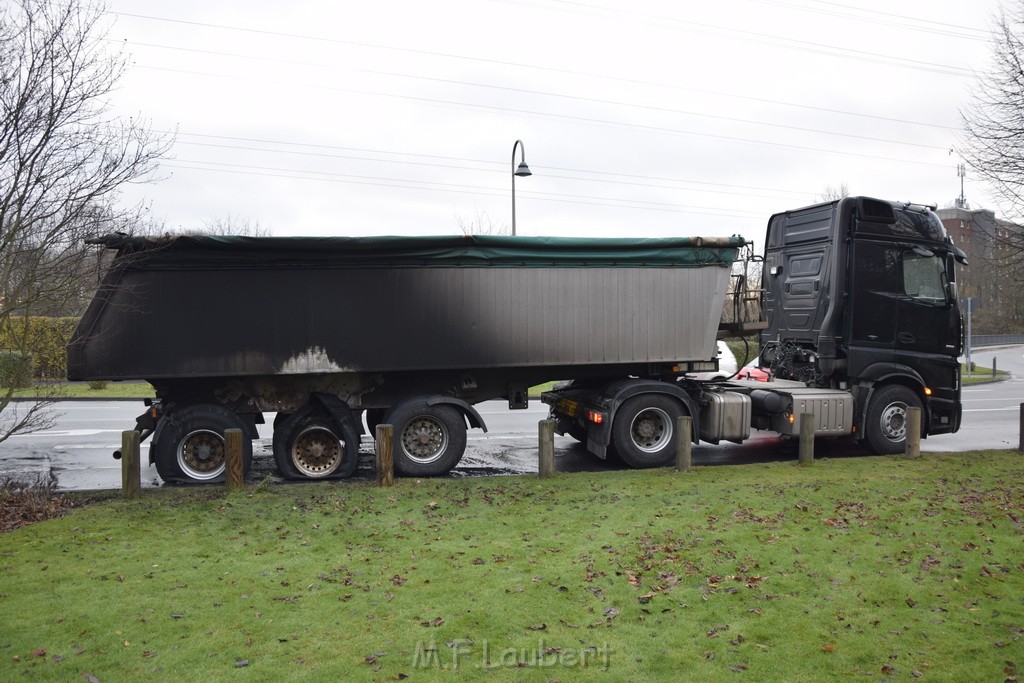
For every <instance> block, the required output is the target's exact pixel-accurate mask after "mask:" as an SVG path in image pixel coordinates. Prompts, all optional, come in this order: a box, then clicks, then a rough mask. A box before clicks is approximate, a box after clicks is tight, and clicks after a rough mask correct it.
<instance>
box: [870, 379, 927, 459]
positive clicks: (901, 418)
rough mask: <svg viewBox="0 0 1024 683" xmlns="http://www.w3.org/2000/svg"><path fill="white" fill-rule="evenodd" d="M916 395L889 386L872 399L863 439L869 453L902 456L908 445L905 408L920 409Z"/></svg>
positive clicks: (879, 390)
mask: <svg viewBox="0 0 1024 683" xmlns="http://www.w3.org/2000/svg"><path fill="white" fill-rule="evenodd" d="M920 407H921V399H920V398H918V396H917V394H916V393H914V392H913V391H911V390H910V389H908V388H907V387H905V386H902V385H900V384H890V385H889V386H885V387H882V388H881V389H878V390H877V391H875V392H874V393H873V394H872V395H871V402H870V403H869V404H868V412H867V417H866V419H865V421H864V438H865V439H866V440H867V446H868V448H869V449H870V450H871V452H872V453H878V454H879V455H888V454H892V453H902V452H903V450H904V449H905V446H906V442H907V408H920Z"/></svg>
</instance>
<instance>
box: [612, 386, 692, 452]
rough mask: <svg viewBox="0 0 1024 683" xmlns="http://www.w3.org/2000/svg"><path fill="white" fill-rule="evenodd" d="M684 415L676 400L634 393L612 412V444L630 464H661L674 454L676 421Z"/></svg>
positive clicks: (657, 395) (656, 395)
mask: <svg viewBox="0 0 1024 683" xmlns="http://www.w3.org/2000/svg"><path fill="white" fill-rule="evenodd" d="M682 414H683V408H682V406H681V405H680V404H679V402H678V401H675V400H673V399H671V398H669V397H668V396H662V395H659V394H645V395H642V396H635V397H633V398H631V399H629V400H628V401H626V402H625V403H623V404H622V406H621V407H620V408H619V409H618V411H617V412H616V413H615V419H614V421H613V422H612V445H614V447H615V452H616V454H617V455H618V457H620V458H622V460H623V462H625V463H626V464H627V465H629V466H630V467H636V468H646V467H660V466H663V465H667V464H668V463H669V462H671V460H672V458H673V456H674V455H675V448H674V444H675V431H676V420H677V418H679V416H680V415H682Z"/></svg>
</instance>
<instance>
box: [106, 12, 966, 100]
mask: <svg viewBox="0 0 1024 683" xmlns="http://www.w3.org/2000/svg"><path fill="white" fill-rule="evenodd" d="M492 1H494V2H508V3H510V4H525V3H522V2H519V1H518V0H492ZM577 4H579V3H577ZM116 14H117V15H118V16H124V17H133V18H136V19H144V20H148V21H160V22H167V23H175V24H184V25H188V26H201V27H203V28H216V29H222V30H225V31H238V32H242V33H253V34H257V35H265V36H273V37H278V38H290V39H296V40H308V41H316V42H322V43H330V44H336V45H349V46H352V47H361V48H371V49H376V50H388V51H392V52H404V53H409V54H415V55H425V56H431V57H443V58H446V59H458V60H465V61H472V62H479V63H484V64H496V65H500V66H512V67H517V68H526V69H535V70H539V71H548V72H552V73H562V74H567V75H573V76H587V77H594V78H608V79H611V80H616V81H620V82H628V83H638V84H645V83H646V84H647V85H659V84H657V83H652V82H647V81H642V80H637V79H629V78H620V77H615V76H606V75H602V74H593V73H587V72H582V71H572V70H566V69H558V68H555V67H547V66H538V65H532V64H522V63H517V62H509V61H504V60H500V59H488V58H484V57H467V56H465V55H457V54H451V53H446V52H438V51H434V50H418V49H414V48H407V47H394V46H390V45H380V44H375V43H365V42H359V41H353V40H342V39H340V38H325V37H322V36H312V35H304V34H298V33H286V32H283V31H270V30H266V29H254V28H246V27H242V26H232V25H228V24H213V23H207V22H200V21H190V20H186V19H170V18H167V17H157V16H153V15H149V14H136V13H132V12H117V13H116ZM670 20H671V21H678V20H675V19H670ZM716 28H718V30H722V31H733V32H738V33H747V32H744V31H740V30H739V29H730V28H728V27H716ZM751 35H755V36H757V35H760V34H751ZM765 37H766V38H771V37H770V36H765ZM797 42H802V41H797ZM770 44H771V45H773V46H775V47H787V48H791V49H796V48H794V46H793V45H790V44H788V43H785V44H779V43H770ZM810 45H815V44H810ZM821 47H828V46H821ZM836 49H843V50H845V49H846V48H836ZM809 51H813V52H817V53H819V54H829V53H827V52H824V53H823V52H821V51H820V50H809ZM847 51H849V52H852V53H858V54H860V55H861V57H854V56H849V55H847V56H846V57H845V58H847V59H854V60H855V61H865V62H875V63H882V64H890V65H895V66H903V67H905V68H920V69H922V70H926V71H935V69H934V68H925V67H941V68H943V69H956V73H947V74H946V75H953V76H962V77H971V76H973V75H974V74H973V72H971V71H970V70H968V69H962V68H958V67H946V66H944V65H935V64H929V63H928V62H920V64H921V65H923V66H919V67H914V66H912V65H910V64H902V65H901V64H893V63H890V62H885V61H882V60H879V59H878V56H877V55H874V54H873V53H870V52H863V51H856V50H847ZM833 56H840V55H833ZM891 59H893V60H901V59H902V58H897V57H893V58H891ZM903 61H907V62H914V61H916V60H903ZM938 73H945V72H943V71H938ZM667 87H674V86H667Z"/></svg>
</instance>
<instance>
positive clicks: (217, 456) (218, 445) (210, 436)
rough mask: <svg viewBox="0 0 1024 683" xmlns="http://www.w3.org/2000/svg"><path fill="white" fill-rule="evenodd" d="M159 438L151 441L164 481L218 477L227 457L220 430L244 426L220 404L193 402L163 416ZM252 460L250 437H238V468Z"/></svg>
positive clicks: (244, 467)
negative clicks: (239, 451)
mask: <svg viewBox="0 0 1024 683" xmlns="http://www.w3.org/2000/svg"><path fill="white" fill-rule="evenodd" d="M164 419H165V420H166V423H165V424H164V426H163V429H162V433H161V436H160V440H159V442H157V443H154V444H153V450H154V453H153V458H154V460H155V461H156V471H157V472H158V473H159V474H160V478H161V479H163V480H164V481H166V482H181V483H187V484H197V483H207V482H213V481H222V480H223V479H224V467H225V464H226V461H227V454H226V448H225V444H224V431H225V430H227V429H242V430H244V429H245V425H244V423H243V422H242V420H241V419H239V417H238V416H237V415H235V414H234V413H232V412H231V411H229V410H226V409H224V408H221V407H220V406H215V405H195V406H189V407H187V408H184V409H183V410H179V411H177V412H175V413H171V414H170V415H168V416H167V417H165V418H164ZM251 463H252V441H251V440H250V439H246V438H243V439H242V470H243V472H248V471H249V465H250V464H251Z"/></svg>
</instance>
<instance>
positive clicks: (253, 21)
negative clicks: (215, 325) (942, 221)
mask: <svg viewBox="0 0 1024 683" xmlns="http://www.w3.org/2000/svg"><path fill="white" fill-rule="evenodd" d="M996 8H997V3H996V1H995V0H975V1H974V2H970V3H965V2H963V1H962V0H927V1H918V0H906V1H904V2H898V3H894V2H891V1H890V2H883V1H882V0H865V1H864V2H854V1H853V0H850V1H848V2H842V1H835V2H831V1H825V0H723V1H721V2H689V1H680V0H676V1H674V2H660V1H658V0H629V1H628V2H627V1H625V0H622V1H620V0H579V1H570V0H434V1H433V2H419V1H412V0H360V1H359V2H322V1H321V2H312V1H306V0H289V2H288V3H283V2H280V1H279V0H275V1H274V2H266V1H262V0H245V1H244V2H243V1H242V0H204V1H202V2H199V1H195V0H177V1H176V2H174V3H168V2H166V1H159V2H158V1H156V0H152V1H149V0H134V1H132V0H110V3H109V9H110V11H111V15H112V16H111V21H112V26H111V30H110V33H109V37H110V39H111V41H113V43H116V44H119V45H122V46H123V49H124V50H126V51H127V53H128V54H129V55H130V59H131V62H132V68H131V70H130V72H129V73H128V75H127V77H126V78H125V79H124V81H123V82H122V87H121V88H120V89H119V91H118V93H117V101H116V106H117V108H118V111H119V113H121V114H123V115H126V116H138V115H139V114H141V115H142V116H144V117H146V118H149V119H151V121H152V123H153V127H154V128H157V129H160V130H176V131H177V142H176V144H175V146H174V149H173V151H172V158H170V159H168V160H167V161H166V162H165V163H164V164H163V166H162V176H163V177H162V179H161V180H160V181H159V182H158V183H155V184H148V185H139V186H134V187H132V188H131V190H130V191H129V192H128V193H127V194H126V197H125V200H126V201H129V200H137V199H146V200H147V201H149V202H150V203H151V212H152V216H153V217H154V218H155V219H157V220H158V221H162V222H164V223H166V225H167V226H168V227H169V228H172V229H196V228H200V227H201V226H202V225H203V223H204V222H206V221H209V220H211V219H221V220H223V219H225V218H227V217H229V216H230V217H234V218H235V219H236V220H243V221H250V222H258V223H259V224H260V226H261V227H263V228H265V229H269V230H270V231H272V233H273V234H275V235H373V234H377V235H380V234H401V235H429V234H452V233H459V232H461V231H462V229H461V228H460V225H461V226H465V227H468V226H470V225H473V224H477V223H482V224H484V225H492V226H494V227H504V228H506V229H507V227H508V226H509V224H510V223H511V181H512V175H511V172H512V148H513V144H514V143H515V141H516V140H517V139H521V140H522V141H523V142H524V144H525V148H526V161H527V163H528V164H529V166H530V168H531V169H532V171H533V176H532V177H529V178H521V179H517V181H516V197H517V203H516V209H517V231H518V233H519V234H522V235H565V236H650V237H658V236H671V235H728V234H734V233H737V234H741V235H744V236H745V237H747V238H751V239H754V240H755V241H756V242H757V243H758V246H760V242H761V241H762V240H763V234H764V227H765V224H766V221H767V219H768V217H769V216H770V215H771V214H772V213H775V212H777V211H781V210H784V209H788V208H795V207H798V206H803V205H806V204H810V203H813V202H815V201H817V200H818V198H819V196H820V195H821V194H822V193H823V192H824V191H825V188H826V186H829V185H831V186H833V187H835V186H838V185H840V184H841V183H845V184H846V185H847V186H848V187H849V190H850V192H851V193H852V194H867V195H873V196H878V197H882V198H886V199H897V200H906V201H913V202H917V203H932V204H938V205H940V206H945V205H948V204H949V203H951V202H952V200H953V199H954V198H955V197H956V196H957V195H958V194H959V192H960V186H959V179H958V178H957V172H956V167H957V164H958V163H959V158H958V157H957V156H956V154H955V153H953V154H952V155H951V154H950V148H951V147H953V146H954V145H956V144H957V133H958V130H959V127H960V117H959V110H960V108H961V107H962V106H963V105H964V103H965V102H966V101H967V99H968V97H969V94H970V91H971V89H972V87H973V85H974V83H975V80H974V74H975V73H976V72H978V71H982V70H984V69H985V68H986V67H987V65H988V61H989V50H990V44H989V35H990V34H989V27H990V24H991V15H992V13H993V12H994V11H995V9H996ZM112 47H115V48H116V45H112ZM518 160H519V159H518V156H517V159H516V161H517V162H518ZM966 194H967V199H968V201H969V202H970V203H971V204H972V206H984V205H986V201H985V199H986V198H985V196H984V188H983V187H981V186H980V185H978V184H975V183H972V182H971V179H970V177H968V179H967V186H966Z"/></svg>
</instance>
